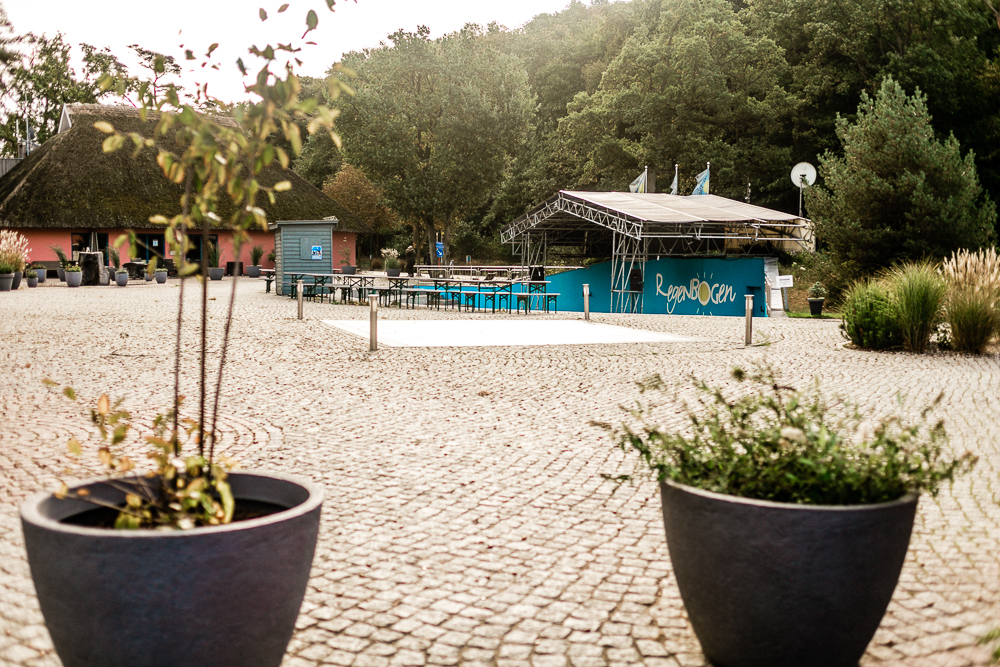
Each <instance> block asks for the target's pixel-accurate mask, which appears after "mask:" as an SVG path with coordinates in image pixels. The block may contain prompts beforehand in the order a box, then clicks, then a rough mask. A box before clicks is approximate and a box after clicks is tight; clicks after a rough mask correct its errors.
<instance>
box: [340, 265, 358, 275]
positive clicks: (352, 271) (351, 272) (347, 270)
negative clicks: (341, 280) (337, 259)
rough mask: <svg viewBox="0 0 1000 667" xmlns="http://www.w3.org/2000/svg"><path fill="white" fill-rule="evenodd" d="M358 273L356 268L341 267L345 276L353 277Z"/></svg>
mask: <svg viewBox="0 0 1000 667" xmlns="http://www.w3.org/2000/svg"><path fill="white" fill-rule="evenodd" d="M356 271H357V267H356V266H342V267H340V272H341V273H342V274H343V275H345V276H353V275H354V274H355V272H356Z"/></svg>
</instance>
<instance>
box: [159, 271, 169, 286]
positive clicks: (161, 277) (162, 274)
mask: <svg viewBox="0 0 1000 667" xmlns="http://www.w3.org/2000/svg"><path fill="white" fill-rule="evenodd" d="M156 282H157V284H159V285H162V284H163V283H165V282H167V272H166V271H157V272H156Z"/></svg>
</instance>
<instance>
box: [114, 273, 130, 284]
mask: <svg viewBox="0 0 1000 667" xmlns="http://www.w3.org/2000/svg"><path fill="white" fill-rule="evenodd" d="M115 284H116V285H118V286H119V287H125V286H126V285H128V269H115Z"/></svg>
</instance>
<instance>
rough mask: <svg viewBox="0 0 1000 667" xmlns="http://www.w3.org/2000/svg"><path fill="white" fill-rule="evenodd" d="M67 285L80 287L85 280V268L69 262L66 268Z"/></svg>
mask: <svg viewBox="0 0 1000 667" xmlns="http://www.w3.org/2000/svg"><path fill="white" fill-rule="evenodd" d="M64 271H65V275H66V286H67V287H79V286H80V284H81V283H82V282H83V269H81V268H80V267H79V266H77V265H76V264H69V265H67V266H66V268H65V269H64Z"/></svg>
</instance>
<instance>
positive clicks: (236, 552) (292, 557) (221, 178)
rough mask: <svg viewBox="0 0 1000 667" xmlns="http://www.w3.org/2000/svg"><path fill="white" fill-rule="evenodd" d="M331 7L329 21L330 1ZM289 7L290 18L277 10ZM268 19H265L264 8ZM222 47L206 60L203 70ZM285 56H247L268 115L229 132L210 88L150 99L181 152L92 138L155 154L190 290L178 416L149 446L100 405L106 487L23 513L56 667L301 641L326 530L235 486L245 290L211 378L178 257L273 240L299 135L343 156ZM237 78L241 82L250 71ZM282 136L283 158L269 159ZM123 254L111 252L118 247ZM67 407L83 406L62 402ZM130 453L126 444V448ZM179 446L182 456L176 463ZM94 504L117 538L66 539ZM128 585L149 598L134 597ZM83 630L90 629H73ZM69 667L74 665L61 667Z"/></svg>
mask: <svg viewBox="0 0 1000 667" xmlns="http://www.w3.org/2000/svg"><path fill="white" fill-rule="evenodd" d="M329 6H330V8H331V9H332V6H333V3H332V2H330V3H329ZM285 9H287V5H286V6H284V7H283V8H282V9H281V10H279V11H284V10H285ZM260 13H261V17H262V19H263V18H266V12H265V11H264V10H261V12H260ZM317 24H318V16H317V14H316V12H315V11H314V10H310V11H309V12H308V13H307V15H306V25H307V34H308V32H310V31H312V30H314V29H315V28H316V26H317ZM216 47H217V45H212V46H211V47H209V49H208V51H207V53H206V55H205V63H206V64H210V63H211V57H212V52H213V51H214V50H215V49H216ZM282 51H293V52H294V51H297V49H296V48H295V47H294V46H293V45H292V44H281V45H278V46H277V47H272V46H266V47H264V48H258V47H256V46H255V47H251V49H250V53H251V54H253V55H254V56H255V57H258V58H260V59H262V61H263V64H262V66H261V68H260V70H259V71H258V72H257V75H256V77H251V80H252V81H253V83H252V84H251V85H249V86H248V87H247V91H248V92H249V93H251V94H254V95H256V96H258V97H259V98H260V100H259V103H258V104H252V105H248V106H247V107H245V108H244V107H239V108H238V109H237V110H236V112H235V115H236V118H235V121H236V122H220V119H219V118H218V117H215V116H211V115H207V114H205V113H203V112H202V110H201V106H200V105H201V104H206V105H207V106H210V107H217V106H218V104H219V101H218V100H214V99H212V98H209V97H208V93H207V87H206V86H199V87H198V89H197V91H196V93H195V100H194V102H195V103H197V104H198V105H199V106H196V105H195V104H193V103H188V102H187V101H186V100H185V99H182V97H181V94H180V92H179V90H178V89H177V88H176V87H175V86H173V85H167V86H165V87H164V88H162V89H161V90H162V93H163V94H162V95H160V96H157V95H155V94H154V92H153V90H152V89H151V87H150V86H149V85H148V84H146V83H142V84H139V85H138V96H139V98H140V99H141V101H142V109H141V114H142V118H143V119H144V120H146V119H148V120H149V122H150V123H152V124H155V128H153V132H151V133H150V136H155V137H161V136H163V135H164V134H165V133H166V132H167V131H168V130H170V131H172V132H175V133H176V134H175V140H173V141H170V142H160V143H157V142H156V141H154V140H153V139H150V138H149V137H148V136H145V135H143V134H142V133H139V132H136V133H130V134H124V133H122V132H119V131H118V130H116V128H115V127H114V126H112V125H111V124H110V123H107V122H103V121H102V122H98V123H95V128H96V129H98V130H100V131H101V132H103V133H105V134H106V138H105V139H104V142H103V149H104V151H105V152H113V151H117V150H119V149H123V148H126V147H127V148H128V150H129V151H135V152H136V153H139V154H141V153H143V152H146V151H151V152H153V153H155V158H156V162H157V164H158V165H159V166H160V168H161V170H162V173H163V176H164V177H165V178H167V179H169V180H170V181H171V182H174V183H180V184H183V185H184V196H183V197H182V198H181V200H180V207H179V210H180V212H179V213H178V214H177V215H174V216H173V217H170V218H168V217H166V216H153V218H152V221H153V222H155V223H158V224H160V225H163V228H164V236H165V240H166V245H167V247H168V248H169V249H170V251H171V253H170V254H171V255H172V256H173V257H175V258H177V261H178V266H177V272H178V275H179V276H180V277H181V278H182V280H181V282H180V285H179V287H180V294H179V298H178V300H177V304H178V305H177V307H178V312H177V319H176V339H175V350H174V352H175V365H174V369H173V370H174V382H173V392H172V393H173V398H172V403H171V405H170V406H169V407H168V408H167V409H166V410H165V411H163V412H161V413H160V414H159V415H158V416H157V417H156V418H155V419H154V420H153V428H152V430H151V432H149V431H147V432H146V433H145V434H143V435H140V434H139V429H138V428H137V427H135V424H137V423H149V422H148V420H146V419H136V420H135V422H133V421H132V419H131V416H130V415H129V413H128V412H127V411H125V410H124V409H123V407H122V406H123V404H122V403H121V402H117V401H116V402H113V401H111V400H110V399H109V398H108V397H107V396H101V397H99V398H98V399H97V400H96V406H95V408H94V409H92V410H91V411H90V419H91V421H92V424H93V426H94V428H95V429H96V430H97V431H98V433H99V436H100V443H99V447H98V449H97V451H98V455H99V457H100V459H101V461H102V462H103V463H104V465H105V466H106V467H107V468H108V469H109V471H110V474H109V477H108V478H107V479H105V480H100V481H96V482H93V483H84V484H75V485H67V486H65V487H61V488H60V489H59V490H58V492H57V494H56V496H55V497H53V495H52V494H51V493H41V494H37V495H36V496H34V497H32V498H31V499H29V500H27V501H26V502H25V503H24V505H23V506H22V513H21V516H22V527H23V531H24V536H25V545H26V549H27V552H28V561H29V564H30V566H31V571H32V578H33V580H34V583H35V589H36V591H37V593H38V598H39V602H40V605H41V608H42V613H43V615H44V616H45V620H46V624H47V626H48V628H49V634H50V635H51V636H52V640H53V643H54V644H55V647H56V651H57V652H58V653H59V654H60V655H61V656H79V655H85V656H86V655H90V656H96V657H94V658H92V659H90V660H87V659H84V660H83V661H81V662H77V663H76V664H88V665H95V666H96V665H107V664H122V665H129V664H143V663H145V662H148V661H149V656H154V655H155V656H157V659H158V660H160V661H161V662H162V663H163V664H241V665H243V664H246V665H249V664H254V665H261V666H264V665H268V666H270V665H273V666H274V667H277V665H279V664H280V663H281V660H282V657H283V655H284V652H285V648H286V646H287V643H288V641H289V640H290V638H291V635H292V632H293V630H294V627H295V621H296V618H297V615H298V610H299V607H300V605H301V601H302V598H303V596H304V594H305V590H306V585H307V583H308V578H309V570H310V564H311V562H312V557H313V551H314V548H315V544H316V537H317V534H318V530H319V511H320V503H321V501H322V492H321V491H320V489H319V488H318V487H316V486H314V485H312V484H311V483H309V482H306V481H303V480H293V479H290V478H287V477H282V476H278V475H266V474H252V473H230V472H229V471H227V465H226V460H225V458H224V457H222V456H221V452H220V451H219V448H220V447H221V445H220V428H219V425H220V420H219V411H220V388H221V386H222V383H223V378H224V372H225V367H226V358H227V354H228V351H229V349H228V342H229V339H230V331H231V329H232V324H233V318H234V307H233V306H234V299H235V295H236V283H237V280H236V279H234V280H233V281H232V287H231V293H230V299H229V303H228V309H227V310H226V311H225V315H224V317H223V318H221V320H222V321H221V330H222V331H221V340H220V344H219V345H218V346H213V348H214V349H213V350H212V352H211V359H212V362H211V364H209V363H208V358H209V346H208V338H209V324H208V322H209V317H208V302H209V298H208V280H207V279H208V275H209V262H208V253H207V252H206V253H203V255H202V259H201V261H200V262H197V263H191V262H187V261H186V259H185V258H186V257H187V254H188V252H189V251H190V250H191V249H192V247H193V245H194V244H193V243H192V237H193V236H200V237H201V243H202V247H203V248H206V249H207V248H208V245H209V233H210V231H211V230H212V228H213V227H216V228H218V227H224V228H227V229H229V230H231V231H232V235H233V249H234V253H235V254H236V256H237V257H238V256H239V253H240V249H241V247H242V245H243V244H244V243H245V242H246V241H247V240H248V238H249V234H248V231H249V230H250V229H253V228H259V229H265V230H266V229H267V222H268V221H267V217H266V214H265V212H264V211H263V210H262V209H261V208H260V207H259V206H258V205H256V202H257V197H258V196H267V197H269V198H270V197H273V195H274V193H275V192H281V191H283V190H288V189H290V187H291V184H290V183H289V182H288V181H279V182H277V183H275V184H274V185H273V186H272V185H267V184H266V183H269V182H271V181H269V180H268V179H266V178H264V179H262V178H261V176H262V174H263V172H264V170H265V169H268V168H271V167H273V166H276V165H278V164H280V165H282V166H283V167H286V168H287V166H288V165H289V163H290V156H289V155H288V153H287V152H286V149H285V148H284V147H283V146H291V148H292V150H293V151H294V152H298V151H299V150H300V148H301V144H302V137H301V128H302V127H305V126H308V130H309V132H310V133H313V132H317V131H321V130H322V131H327V132H329V133H330V134H331V139H333V140H335V141H336V142H339V138H337V137H336V135H334V134H333V124H334V119H335V118H336V115H337V114H336V111H335V110H333V109H330V108H327V107H325V106H321V105H320V103H319V102H318V100H316V99H314V98H307V97H305V96H303V95H301V94H300V93H301V85H300V83H299V80H298V78H297V77H296V75H295V74H294V72H293V71H292V69H290V68H286V67H284V66H276V65H277V63H276V62H275V61H276V60H277V58H278V57H279V56H280V54H281V52H282ZM189 54H190V55H191V57H194V56H193V54H191V52H189ZM153 66H154V68H155V70H156V71H157V72H163V71H164V69H165V66H166V63H165V59H164V58H163V57H156V58H154V60H153ZM238 66H239V68H240V69H241V70H242V72H243V73H244V74H246V73H247V68H246V66H245V65H244V63H243V60H242V59H240V60H239V61H238ZM102 84H104V85H106V86H113V87H114V91H115V92H116V93H117V94H119V95H123V94H124V92H125V89H126V87H127V86H128V85H131V84H130V83H128V82H125V81H118V82H115V81H112V80H110V79H102ZM341 90H347V87H346V85H345V84H343V83H341V81H340V79H339V77H331V78H330V79H329V81H328V90H327V97H328V99H332V100H335V99H336V97H337V95H338V94H339V93H340V92H341ZM279 137H280V139H281V140H282V141H283V142H287V143H283V144H281V145H279V144H277V143H276V139H277V138H279ZM226 193H230V195H231V198H232V200H233V202H232V203H233V204H234V205H233V206H232V207H230V208H229V209H228V210H230V211H232V213H231V215H230V217H228V218H227V219H221V218H220V217H219V216H218V215H217V214H216V213H215V211H217V210H219V207H217V205H216V204H217V201H218V199H219V197H220V196H226ZM132 239H133V241H134V240H135V239H134V235H132ZM126 240H128V239H127V238H126V237H125V236H122V237H119V238H118V239H116V241H115V244H116V246H115V247H120V246H121V245H122V244H123V243H124V242H125V241H126ZM195 274H200V276H201V280H200V281H199V289H200V296H201V299H200V300H201V311H200V315H201V317H200V318H199V319H200V327H199V332H198V339H199V340H198V344H197V345H194V346H192V345H191V344H190V343H191V341H183V345H182V330H183V323H184V321H185V319H188V320H190V319H191V318H190V317H187V318H185V317H184V315H185V313H184V307H185V301H188V303H189V302H190V300H186V299H185V298H184V289H185V283H186V282H188V281H185V280H184V279H183V278H185V277H189V276H192V275H195ZM191 347H194V348H195V350H196V352H195V353H196V354H197V358H198V363H197V380H196V382H195V383H194V384H195V385H196V388H195V389H196V390H195V391H194V393H195V400H194V401H193V403H194V405H193V406H192V408H191V409H187V408H186V405H185V404H184V403H183V399H182V395H181V391H180V387H181V381H182V373H181V368H182V365H181V358H182V354H181V352H182V349H183V350H185V354H187V351H188V349H189V348H191ZM210 366H211V369H210ZM210 372H211V374H212V375H211V376H210ZM62 391H63V393H64V394H65V395H66V396H67V397H68V398H70V399H75V398H76V394H75V392H74V391H73V390H72V389H71V388H63V389H62ZM130 438H132V439H134V441H133V442H128V441H129V439H130ZM134 444H146V445H149V446H151V447H152V452H151V454H152V457H151V459H150V460H151V461H152V462H153V469H152V470H150V471H148V472H146V473H145V474H142V475H136V474H135V473H134V472H133V471H134V469H135V463H134V462H133V461H132V460H131V459H130V458H129V456H128V454H127V453H126V452H127V451H128V448H129V447H131V446H132V445H134ZM68 446H69V448H70V450H71V451H74V452H75V451H76V450H77V449H79V450H81V451H82V449H83V447H82V446H80V443H75V441H74V440H70V442H69V445H68ZM185 446H186V447H188V448H189V449H190V450H191V451H184V452H183V456H182V449H184V448H185ZM241 493H242V494H243V495H242V496H241ZM252 500H258V501H267V502H269V503H271V504H273V505H274V506H275V508H276V510H277V513H275V514H273V515H272V516H268V517H264V518H260V519H259V520H257V521H253V522H251V523H249V524H243V525H242V526H239V527H238V529H237V528H236V527H234V526H233V525H232V523H230V522H234V521H236V520H237V516H238V515H239V512H240V504H241V502H244V504H245V505H246V504H249V503H251V501H252ZM94 506H96V507H99V508H100V509H101V510H105V509H106V510H108V511H110V512H111V513H112V516H113V518H112V523H113V524H117V526H118V527H119V528H120V530H112V529H110V528H109V529H107V530H88V531H84V532H85V533H86V535H83V536H81V535H80V534H79V532H80V531H75V532H74V531H73V530H71V529H69V528H67V527H66V526H65V522H66V521H69V520H72V519H73V518H74V517H77V516H78V515H81V514H83V513H84V509H85V508H86V507H94ZM127 529H130V530H127ZM143 529H147V530H143ZM148 529H155V530H157V531H163V532H162V533H161V532H157V533H156V534H155V539H145V538H148V537H152V536H153V534H152V533H150V532H149V530H148ZM192 529H198V530H192ZM178 564H183V567H177V566H176V565H178ZM136 587H141V588H142V590H141V591H139V592H138V593H137V591H136ZM94 600H99V601H100V606H101V613H100V614H95V613H93V611H92V605H93V603H94ZM81 618H87V619H88V621H93V622H88V623H86V624H82V623H80V619H81ZM163 629H166V630H163ZM265 629H266V631H265ZM64 662H67V664H69V663H68V659H64Z"/></svg>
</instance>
